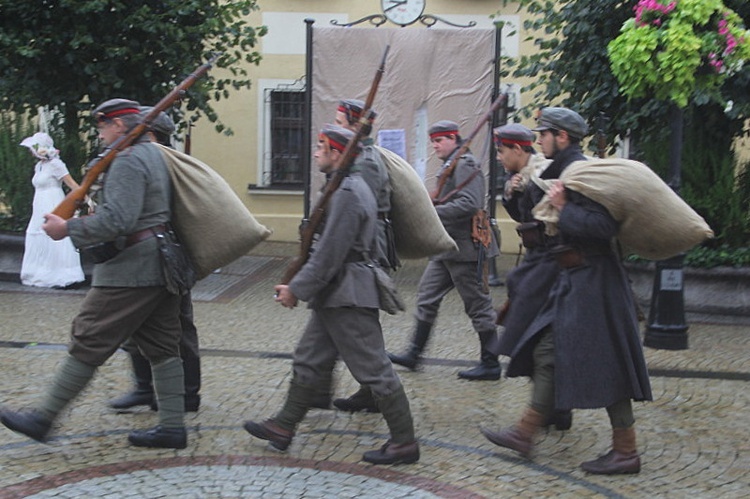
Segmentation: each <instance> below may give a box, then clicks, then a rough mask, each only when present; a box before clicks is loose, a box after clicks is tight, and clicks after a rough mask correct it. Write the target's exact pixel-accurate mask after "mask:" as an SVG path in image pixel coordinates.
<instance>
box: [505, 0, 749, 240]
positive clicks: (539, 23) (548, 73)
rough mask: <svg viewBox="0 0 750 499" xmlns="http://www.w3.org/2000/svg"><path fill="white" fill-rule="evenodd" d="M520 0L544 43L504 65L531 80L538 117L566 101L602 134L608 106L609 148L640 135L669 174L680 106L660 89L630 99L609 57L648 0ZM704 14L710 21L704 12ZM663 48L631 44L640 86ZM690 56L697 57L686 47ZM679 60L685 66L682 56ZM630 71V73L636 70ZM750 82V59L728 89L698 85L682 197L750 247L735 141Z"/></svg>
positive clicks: (531, 29) (741, 3) (651, 76)
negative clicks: (673, 106)
mask: <svg viewBox="0 0 750 499" xmlns="http://www.w3.org/2000/svg"><path fill="white" fill-rule="evenodd" d="M679 1H680V2H682V1H688V0H679ZM504 3H505V5H507V4H509V3H511V2H510V1H507V0H506V1H505V2H504ZM512 3H517V4H518V9H519V10H525V11H526V12H527V15H525V16H524V18H525V19H526V20H525V22H524V26H523V28H524V30H523V32H522V33H525V34H527V35H528V36H527V37H526V40H527V41H531V42H533V43H534V45H535V46H536V47H535V48H536V50H534V51H533V53H532V54H531V55H528V56H523V57H521V58H520V59H519V60H518V61H514V60H505V61H504V64H503V66H504V67H505V68H510V71H511V72H512V76H514V77H528V78H530V79H531V83H530V84H529V85H528V86H527V87H525V88H524V90H526V91H531V93H532V102H530V103H528V104H527V106H526V107H525V109H524V112H525V114H526V115H530V114H531V113H532V111H533V110H535V109H538V108H539V107H542V106H545V105H550V104H551V103H554V104H555V105H563V106H567V107H570V108H572V109H575V110H577V111H578V112H579V113H581V115H582V116H584V118H588V120H589V125H591V127H592V129H593V130H595V129H596V120H595V119H596V117H597V116H598V114H599V112H604V113H605V114H606V115H607V117H608V118H609V119H610V121H609V125H608V128H607V130H606V135H607V138H608V143H609V144H613V143H614V140H615V138H616V136H618V135H623V136H624V135H626V134H630V136H631V137H632V138H633V141H632V142H631V147H632V148H633V150H634V151H635V153H636V157H635V158H634V159H639V160H641V161H644V162H646V163H647V164H649V165H650V166H652V167H653V168H654V169H655V170H657V171H658V172H661V173H664V172H666V171H667V164H668V152H667V150H668V147H667V146H668V144H669V140H670V136H669V126H668V123H669V119H668V117H669V111H670V106H669V105H666V104H665V102H664V101H663V100H660V99H658V98H657V97H656V95H655V92H653V91H651V92H647V93H646V94H645V95H644V96H643V97H633V98H628V96H627V95H626V94H625V93H624V91H623V89H622V88H621V87H620V84H619V82H618V81H617V78H616V77H615V76H614V73H613V69H611V68H610V62H609V56H608V53H607V46H608V45H609V44H610V43H613V40H614V39H615V38H616V37H617V36H618V35H619V34H620V29H621V27H622V26H623V24H625V23H626V22H630V21H629V20H631V19H632V18H633V15H634V7H635V6H636V4H637V3H638V1H637V0H558V1H556V2H552V1H545V0H518V2H512ZM690 3H691V5H692V7H693V8H691V9H688V10H687V11H686V12H688V13H695V12H698V11H700V9H707V8H709V7H711V6H712V5H714V0H710V1H708V2H703V0H690ZM723 4H724V5H726V7H727V8H730V9H732V10H733V11H734V12H735V13H736V14H737V16H738V19H742V20H743V21H744V24H745V25H748V24H750V2H747V1H746V0H724V2H723ZM695 9H697V10H695ZM690 15H693V14H690ZM694 15H695V16H697V17H699V18H700V14H697V13H696V14H694ZM632 22H634V21H632ZM633 36H636V35H635V34H633ZM637 36H642V35H641V34H640V33H639V34H637ZM681 36H683V35H675V41H673V42H672V43H675V44H679V43H680V42H679V39H680V37H681ZM653 47H654V45H653V40H652V39H650V38H649V37H648V36H644V37H643V39H634V40H633V41H632V42H631V43H627V44H623V47H622V50H629V51H631V52H630V57H633V59H634V60H636V61H637V62H634V63H633V64H632V66H638V67H635V68H632V69H633V71H640V72H641V76H642V77H643V79H644V81H643V82H640V81H633V82H631V83H630V84H631V85H633V86H635V87H636V88H640V87H637V86H638V85H641V84H644V85H645V84H648V83H649V82H653V81H655V78H657V76H656V75H655V73H656V70H655V69H654V68H655V67H656V64H657V63H658V61H656V60H653V59H652V58H651V57H649V56H648V54H649V51H650V50H651V49H653ZM696 53H697V51H696ZM683 56H684V57H685V60H687V61H690V60H694V57H695V54H690V53H687V52H685V51H683ZM665 57H667V56H665ZM672 62H673V63H674V64H679V61H672ZM682 62H683V63H684V62H685V61H684V60H683V61H682ZM623 67H624V68H625V70H627V69H628V67H629V66H627V67H626V66H623ZM505 76H508V75H505ZM697 77H698V78H700V77H702V75H700V74H699V75H697ZM748 88H750V64H745V65H744V66H742V67H741V68H736V72H733V73H732V74H731V75H730V76H728V77H727V78H726V79H725V80H724V81H723V82H722V83H721V86H720V88H719V89H718V90H717V89H713V90H707V89H701V88H698V89H696V90H695V91H694V92H692V94H691V95H690V98H689V101H688V107H687V108H686V110H685V114H686V116H687V117H688V118H687V119H686V123H685V140H684V146H685V151H684V153H683V154H682V174H683V185H682V194H683V196H684V197H685V198H686V200H687V201H688V203H689V204H691V205H692V206H694V207H696V209H697V211H698V212H699V213H701V215H702V216H704V218H706V219H707V220H709V223H710V225H711V226H712V228H713V229H714V231H715V232H716V233H717V235H718V236H719V237H718V238H717V240H716V241H714V242H713V243H712V244H714V245H717V246H721V245H722V244H730V245H731V246H733V247H741V246H750V234H749V231H748V220H747V217H748V213H749V212H750V202H749V201H748V199H750V190H749V188H748V184H750V182H749V181H748V179H747V177H748V175H749V174H747V173H744V172H746V170H747V168H745V169H740V170H737V171H739V172H743V173H742V174H740V175H737V174H736V171H735V166H736V165H733V163H732V160H733V156H732V152H731V148H732V144H733V141H734V139H735V138H737V137H739V136H741V135H742V134H743V133H746V132H745V131H743V129H744V125H745V120H747V119H748V118H749V117H750V92H748V91H747V89H748ZM716 92H720V95H721V97H722V99H720V101H726V102H731V105H729V106H725V105H723V104H720V103H719V102H717V99H716ZM592 142H595V141H592ZM706 175H707V176H708V178H706V177H705V176H706ZM709 249H713V248H709Z"/></svg>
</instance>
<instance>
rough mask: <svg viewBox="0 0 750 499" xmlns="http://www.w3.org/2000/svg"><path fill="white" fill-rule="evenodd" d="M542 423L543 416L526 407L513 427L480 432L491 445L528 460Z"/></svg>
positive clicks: (484, 429) (482, 429) (485, 429)
mask: <svg viewBox="0 0 750 499" xmlns="http://www.w3.org/2000/svg"><path fill="white" fill-rule="evenodd" d="M543 422H544V415H542V413H541V412H538V411H536V410H534V409H533V408H531V407H527V408H526V410H525V411H524V413H523V416H521V420H520V421H519V422H518V423H517V424H516V425H515V426H512V427H510V428H505V429H502V430H500V431H492V430H489V429H487V428H481V432H482V435H484V436H485V437H486V438H487V440H489V441H490V442H492V443H493V444H495V445H499V446H500V447H505V448H507V449H512V450H514V451H516V452H518V453H520V454H521V455H522V456H523V457H525V458H528V457H530V456H531V451H532V450H533V449H534V435H536V432H537V431H538V430H539V428H541V427H542V423H543Z"/></svg>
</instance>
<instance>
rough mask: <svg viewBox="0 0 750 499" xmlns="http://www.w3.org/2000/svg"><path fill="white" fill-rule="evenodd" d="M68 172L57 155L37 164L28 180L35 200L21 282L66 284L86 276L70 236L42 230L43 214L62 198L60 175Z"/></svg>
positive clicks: (44, 285) (58, 285) (53, 284)
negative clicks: (56, 238)
mask: <svg viewBox="0 0 750 499" xmlns="http://www.w3.org/2000/svg"><path fill="white" fill-rule="evenodd" d="M67 174H68V168H67V167H66V166H65V163H63V162H62V161H61V160H60V159H58V158H55V159H52V160H49V161H39V162H38V163H37V164H36V167H35V171H34V178H33V179H32V180H31V183H32V184H33V185H34V204H33V210H32V212H31V220H30V221H29V226H28V227H27V228H26V247H25V250H24V253H23V263H22V264H21V282H22V283H23V284H25V285H27V286H39V287H45V288H51V287H65V286H69V285H71V284H74V283H77V282H82V281H83V280H84V279H85V277H84V275H83V269H82V268H81V257H80V255H79V254H78V252H77V251H76V250H75V247H74V246H73V243H72V242H71V241H70V238H69V237H66V238H64V239H61V240H60V241H54V240H53V239H52V238H50V237H49V236H48V235H47V234H46V233H45V232H44V231H43V230H42V224H43V223H44V215H45V214H47V213H50V212H51V211H52V210H54V209H55V207H56V206H57V205H58V204H59V203H60V201H62V200H63V199H64V198H65V195H64V194H63V190H62V178H63V177H64V176H65V175H67Z"/></svg>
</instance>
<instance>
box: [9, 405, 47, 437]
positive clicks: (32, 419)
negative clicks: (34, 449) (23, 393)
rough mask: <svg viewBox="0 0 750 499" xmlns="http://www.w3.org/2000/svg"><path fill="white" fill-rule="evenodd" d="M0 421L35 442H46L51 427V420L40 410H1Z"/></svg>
mask: <svg viewBox="0 0 750 499" xmlns="http://www.w3.org/2000/svg"><path fill="white" fill-rule="evenodd" d="M0 422H2V423H3V424H4V425H5V426H7V427H8V429H10V430H13V431H15V432H18V433H22V434H24V435H26V436H27V437H29V438H33V439H34V440H36V441H37V442H42V443H44V442H46V441H47V440H48V438H49V432H50V429H51V428H52V421H51V420H49V419H47V418H46V417H45V416H44V415H43V414H42V412H41V411H37V410H29V411H25V412H13V411H3V412H2V414H0Z"/></svg>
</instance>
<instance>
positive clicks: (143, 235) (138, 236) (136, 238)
mask: <svg viewBox="0 0 750 499" xmlns="http://www.w3.org/2000/svg"><path fill="white" fill-rule="evenodd" d="M166 230H167V227H166V226H165V225H164V224H159V225H154V226H153V227H149V228H148V229H143V230H139V231H138V232H133V233H132V234H128V236H127V237H126V238H125V247H126V248H129V247H130V246H133V245H134V244H138V243H140V242H142V241H145V240H146V239H151V238H152V237H155V236H156V234H161V233H163V232H166Z"/></svg>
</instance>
